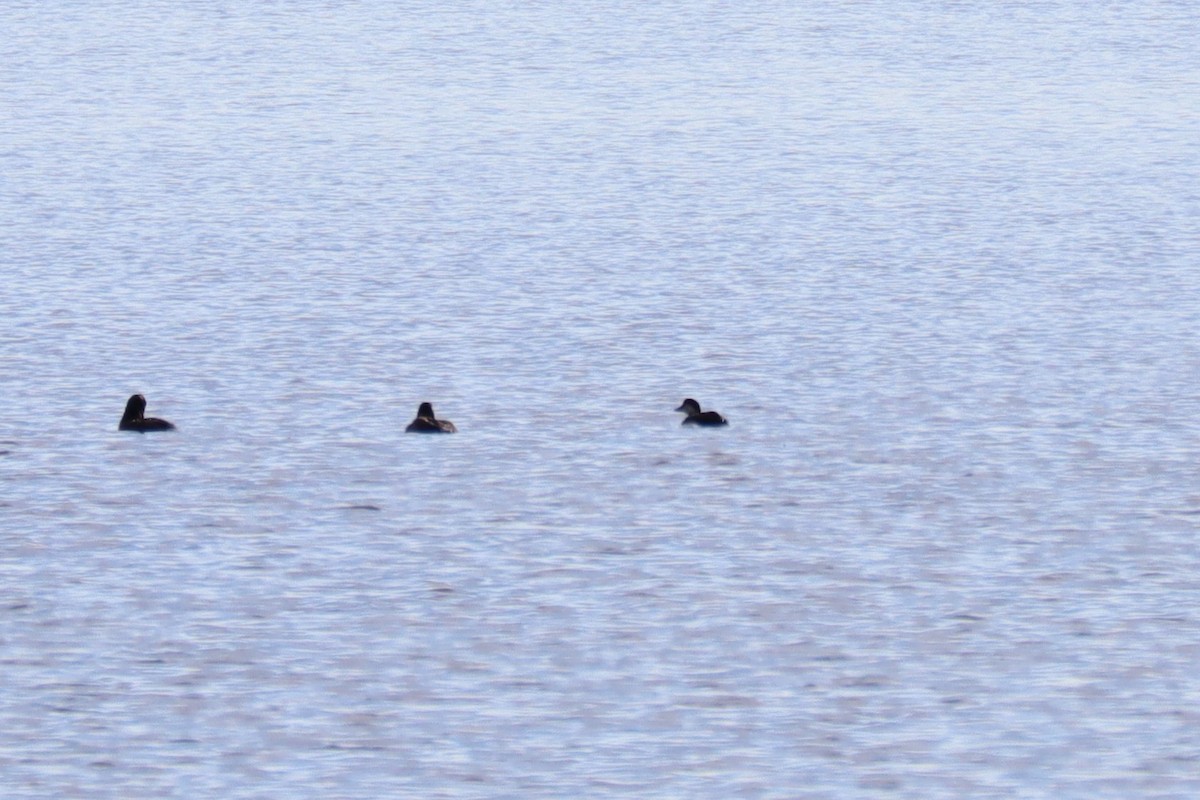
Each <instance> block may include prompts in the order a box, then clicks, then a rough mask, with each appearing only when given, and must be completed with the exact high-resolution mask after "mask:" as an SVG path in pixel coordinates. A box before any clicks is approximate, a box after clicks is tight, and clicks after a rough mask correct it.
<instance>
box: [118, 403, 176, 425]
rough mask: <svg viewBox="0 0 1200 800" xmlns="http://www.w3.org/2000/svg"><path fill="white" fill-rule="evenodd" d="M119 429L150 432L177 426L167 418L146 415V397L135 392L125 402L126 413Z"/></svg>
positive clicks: (122, 417)
mask: <svg viewBox="0 0 1200 800" xmlns="http://www.w3.org/2000/svg"><path fill="white" fill-rule="evenodd" d="M117 430H121V431H134V432H135V433H150V432H152V431H173V430H175V426H174V425H172V424H171V423H169V422H167V421H166V420H165V419H159V418H158V417H147V416H146V398H145V397H142V396H141V395H140V394H135V395H133V396H132V397H130V398H129V400H127V401H126V403H125V413H124V414H123V415H122V416H121V424H120V425H118V426H117Z"/></svg>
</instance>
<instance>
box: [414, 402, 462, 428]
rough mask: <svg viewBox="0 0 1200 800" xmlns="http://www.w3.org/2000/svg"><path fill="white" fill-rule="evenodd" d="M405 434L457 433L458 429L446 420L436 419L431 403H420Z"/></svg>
mask: <svg viewBox="0 0 1200 800" xmlns="http://www.w3.org/2000/svg"><path fill="white" fill-rule="evenodd" d="M404 432H405V433H458V428H456V427H454V423H453V422H451V421H450V420H448V419H438V418H437V417H435V416H434V415H433V403H421V405H420V406H419V407H418V408H417V418H416V419H414V420H413V421H412V422H410V423H408V427H407V428H405V429H404Z"/></svg>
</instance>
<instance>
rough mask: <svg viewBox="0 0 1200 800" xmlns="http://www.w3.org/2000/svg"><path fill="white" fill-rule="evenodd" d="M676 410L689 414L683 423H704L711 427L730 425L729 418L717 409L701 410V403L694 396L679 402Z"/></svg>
mask: <svg viewBox="0 0 1200 800" xmlns="http://www.w3.org/2000/svg"><path fill="white" fill-rule="evenodd" d="M675 410H676V411H682V412H683V413H685V414H687V416H686V417H685V418H684V420H683V422H682V423H681V424H683V425H704V426H707V427H710V428H716V427H719V426H721V425H728V424H729V420H727V419H725V418H724V417H722V416H721V415H720V414H718V413H717V412H715V411H701V410H700V404H699V403H697V402H696V401H695V400H693V399H692V398H690V397H689V398H687V399H686V400H684V401H683V402H682V403H680V404H679V408H677V409H675Z"/></svg>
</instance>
